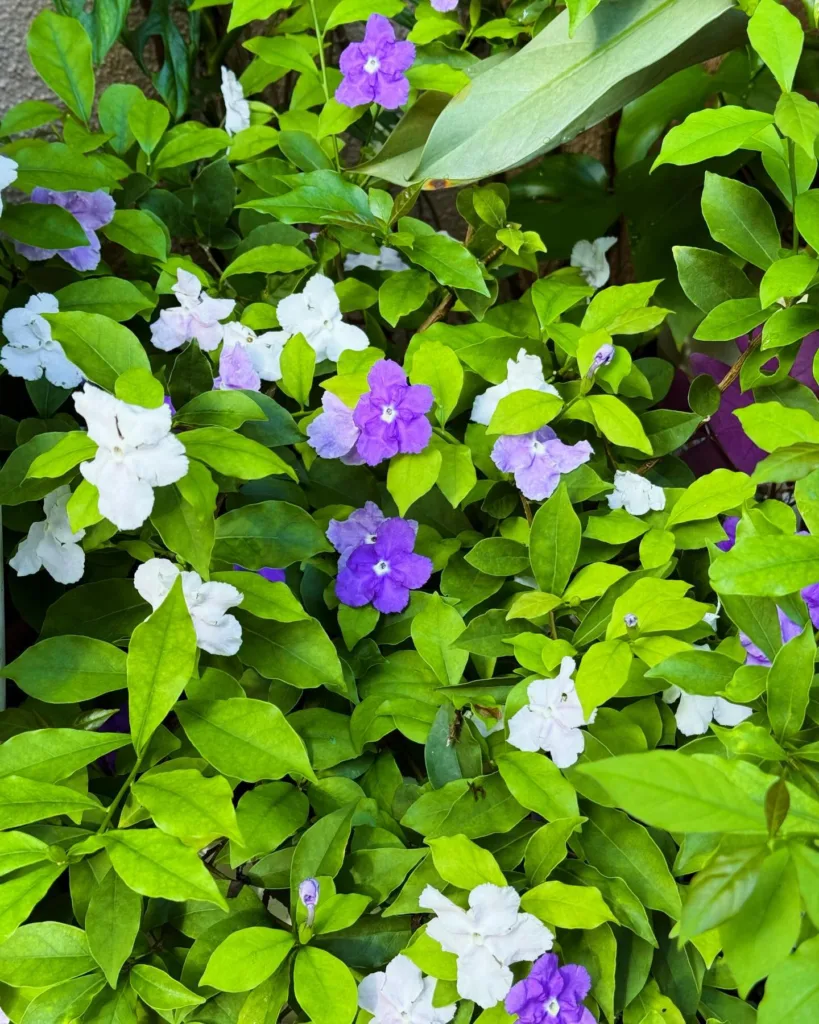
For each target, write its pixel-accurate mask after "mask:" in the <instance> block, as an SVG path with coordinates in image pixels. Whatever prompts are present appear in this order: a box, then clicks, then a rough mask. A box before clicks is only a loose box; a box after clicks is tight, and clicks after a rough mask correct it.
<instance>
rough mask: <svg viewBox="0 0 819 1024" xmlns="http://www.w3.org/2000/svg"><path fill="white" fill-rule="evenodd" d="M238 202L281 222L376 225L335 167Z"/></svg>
mask: <svg viewBox="0 0 819 1024" xmlns="http://www.w3.org/2000/svg"><path fill="white" fill-rule="evenodd" d="M265 41H267V40H265ZM270 41H271V42H272V40H270ZM257 42H261V40H257ZM242 205H243V206H247V207H250V209H254V210H261V212H262V213H271V214H273V216H275V217H277V218H278V219H279V220H280V221H282V222H283V223H284V224H301V223H305V224H338V225H340V226H342V227H351V228H364V229H370V230H372V229H374V228H375V226H376V222H375V218H374V217H373V215H372V212H371V211H370V204H369V202H368V201H367V193H366V192H365V191H364V190H363V189H361V188H359V187H358V186H357V185H353V184H352V183H351V182H348V181H344V180H343V179H342V178H341V176H340V175H339V174H338V173H337V172H336V171H329V170H318V171H315V172H313V173H312V174H311V175H310V184H309V185H302V186H300V187H298V188H294V189H291V190H290V191H289V192H287V193H286V194H285V195H281V196H273V197H271V198H265V199H254V200H251V201H250V202H248V203H243V204H242Z"/></svg>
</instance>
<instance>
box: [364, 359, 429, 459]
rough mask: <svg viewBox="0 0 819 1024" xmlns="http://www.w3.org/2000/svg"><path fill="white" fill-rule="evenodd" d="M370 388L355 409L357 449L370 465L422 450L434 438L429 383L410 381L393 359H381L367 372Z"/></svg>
mask: <svg viewBox="0 0 819 1024" xmlns="http://www.w3.org/2000/svg"><path fill="white" fill-rule="evenodd" d="M367 383H368V384H369V385H370V390H369V391H368V392H366V393H365V394H363V395H362V396H361V398H359V400H358V404H357V405H356V407H355V410H354V412H353V422H354V423H355V425H356V426H357V427H358V429H359V430H360V431H361V434H360V436H359V438H358V441H357V442H356V449H357V451H358V454H359V455H360V456H361V458H362V459H363V460H364V461H365V462H366V463H367V465H368V466H377V465H378V463H379V462H383V461H384V460H385V459H390V458H392V456H393V455H397V454H398V453H399V452H410V453H413V454H417V453H418V452H422V451H423V450H424V448H426V446H427V445H428V444H429V439H430V438H431V437H432V426H431V424H430V422H429V420H428V419H427V418H426V414H427V413H428V412H429V410H430V409H431V408H432V404H433V401H434V398H433V394H432V389H431V388H430V387H428V386H427V385H426V384H408V383H407V375H406V374H405V373H404V371H403V370H402V368H401V367H400V366H399V365H398V363H395V362H393V361H392V359H381V360H379V361H378V362H377V363H375V365H374V366H373V367H372V368H371V369H370V372H369V373H368V374H367Z"/></svg>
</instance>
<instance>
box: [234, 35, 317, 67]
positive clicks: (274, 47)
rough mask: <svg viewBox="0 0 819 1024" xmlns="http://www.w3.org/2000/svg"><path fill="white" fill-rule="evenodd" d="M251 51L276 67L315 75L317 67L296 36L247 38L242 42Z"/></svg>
mask: <svg viewBox="0 0 819 1024" xmlns="http://www.w3.org/2000/svg"><path fill="white" fill-rule="evenodd" d="M244 46H245V48H246V49H248V50H250V52H251V53H255V54H257V55H258V56H259V57H261V59H262V60H263V61H264V62H265V64H271V65H272V66H273V67H276V68H287V70H288V71H299V72H302V73H306V74H308V75H317V74H318V68H317V67H316V64H315V61H314V60H313V58H312V57H311V55H310V53H309V51H308V50H307V47H306V46H304V45H303V44H302V41H301V40H300V39H299V38H298V37H295V38H294V37H292V36H274V37H270V36H261V37H258V36H257V37H256V38H254V39H250V40H248V42H246V43H245V44H244Z"/></svg>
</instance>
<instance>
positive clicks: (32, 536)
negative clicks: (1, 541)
mask: <svg viewBox="0 0 819 1024" xmlns="http://www.w3.org/2000/svg"><path fill="white" fill-rule="evenodd" d="M45 528H46V524H45V523H32V524H31V526H30V527H29V530H28V535H27V536H26V538H25V539H24V540H21V541H20V544H19V545H18V547H17V551H16V552H15V553H14V556H13V557H12V558H10V559H9V565H10V566H11V567H12V569H14V571H15V572H16V573H17V575H18V576H31V575H33V574H34V573H35V572H38V571H39V570H40V569H41V568H42V565H43V560H42V559H41V558H40V555H39V553H38V550H37V549H38V547H39V544H40V541H42V539H43V537H44V536H45Z"/></svg>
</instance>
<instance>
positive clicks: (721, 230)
mask: <svg viewBox="0 0 819 1024" xmlns="http://www.w3.org/2000/svg"><path fill="white" fill-rule="evenodd" d="M770 2H771V3H772V4H773V3H776V0H770ZM777 6H778V4H777ZM702 213H703V216H704V217H705V221H706V223H707V224H708V229H709V231H710V232H711V235H712V237H713V238H714V241H716V242H721V243H722V244H723V245H725V246H727V247H728V248H729V249H730V250H731V251H732V252H735V253H736V254H737V255H738V256H741V257H742V258H743V259H745V260H747V261H748V262H749V263H753V264H754V266H756V267H761V268H762V269H763V270H767V269H768V267H769V266H770V265H771V264H772V263H773V262H774V261H776V260H778V259H779V246H780V244H781V241H780V238H779V229H778V228H777V226H776V219H775V218H774V215H773V211H772V210H771V208H770V206H769V205H768V203H767V201H766V200H765V199H764V197H763V196H762V194H761V193H760V192H758V191H757V190H756V189H755V188H751V187H750V185H745V184H743V183H742V182H741V181H736V180H735V179H733V178H723V177H721V176H720V175H719V174H713V173H712V172H711V171H706V174H705V188H704V189H703V193H702Z"/></svg>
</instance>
